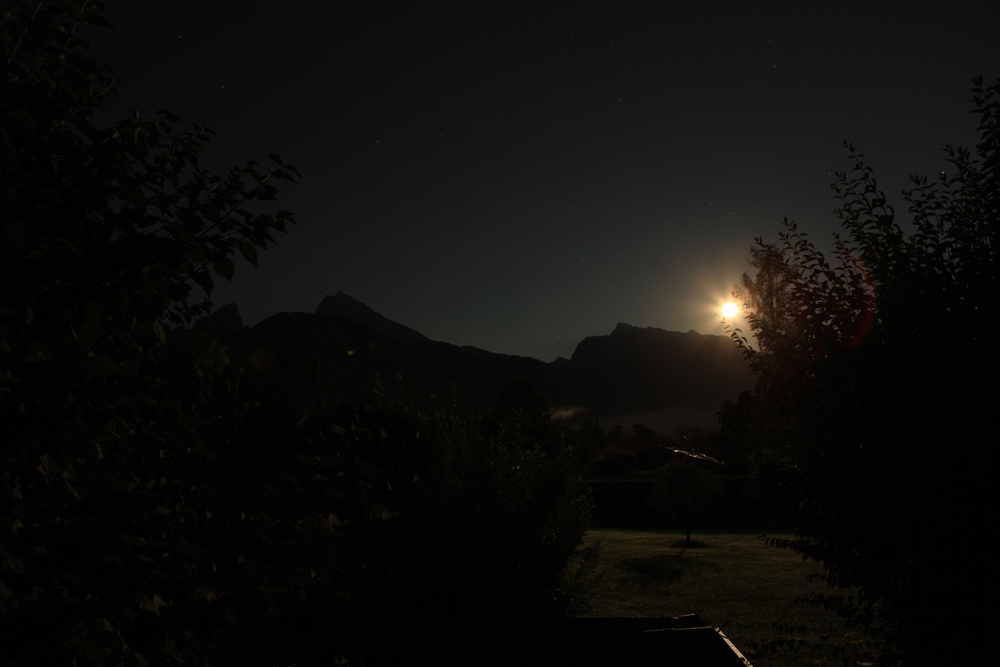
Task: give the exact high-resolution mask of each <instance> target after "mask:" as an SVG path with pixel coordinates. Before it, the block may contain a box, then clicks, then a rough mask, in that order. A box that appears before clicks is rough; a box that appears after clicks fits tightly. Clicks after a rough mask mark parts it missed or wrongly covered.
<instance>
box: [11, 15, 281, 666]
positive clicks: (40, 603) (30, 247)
mask: <svg viewBox="0 0 1000 667" xmlns="http://www.w3.org/2000/svg"><path fill="white" fill-rule="evenodd" d="M102 11H103V5H101V4H100V3H99V2H94V1H92V0H85V1H84V2H82V3H79V4H78V3H76V2H72V1H71V0H60V1H59V2H49V1H47V0H45V1H40V2H32V3H31V4H28V3H27V2H23V1H17V0H15V1H13V2H5V3H3V8H2V17H0V44H2V47H3V62H2V65H0V68H2V74H0V103H2V113H0V304H2V305H0V423H2V424H3V431H4V433H3V438H2V440H0V443H2V445H0V461H2V471H3V472H2V477H0V497H2V500H0V524H2V525H3V529H2V530H0V553H2V554H3V561H2V564H0V576H2V579H0V614H2V620H0V627H2V630H0V632H2V633H3V637H0V644H2V645H3V647H4V648H3V653H4V654H5V659H9V660H11V661H12V662H13V663H14V664H29V663H32V664H34V663H36V662H37V661H38V660H40V659H42V657H41V656H43V655H45V656H48V658H51V657H52V655H60V656H62V657H63V659H64V660H65V661H66V663H67V664H69V662H70V661H75V662H76V664H88V663H91V664H95V663H102V662H104V661H105V660H115V659H118V658H119V657H121V656H122V655H124V654H123V653H122V651H132V654H133V655H135V652H136V651H137V650H139V649H140V647H141V649H142V650H141V651H140V652H146V650H147V647H148V651H150V653H147V655H153V654H158V653H157V652H158V651H161V649H162V650H167V653H168V654H169V655H171V656H173V659H176V660H181V659H182V658H183V656H184V655H188V653H185V651H187V650H188V649H189V648H191V646H194V644H196V643H197V641H196V638H192V636H191V632H187V634H186V635H185V632H186V630H185V629H184V625H183V622H184V621H183V619H180V618H179V617H176V619H175V622H176V624H175V626H174V627H173V629H172V630H169V628H167V627H166V626H164V625H163V619H165V618H166V617H167V616H169V614H170V613H171V612H167V611H164V608H165V607H167V606H170V604H171V601H170V600H169V599H168V598H169V596H168V594H167V591H168V590H174V591H181V590H183V584H184V582H189V581H192V579H191V576H193V575H192V573H193V572H195V571H196V570H197V568H198V567H202V568H205V567H206V563H205V562H203V561H202V560H201V559H203V558H204V557H205V553H204V551H201V552H199V551H198V548H195V547H194V546H192V541H191V540H192V539H193V538H192V535H193V533H192V531H194V532H197V530H198V528H199V526H200V527H201V528H202V529H204V528H205V526H204V525H203V524H204V521H205V520H206V519H205V517H206V513H205V511H204V509H202V511H201V514H200V516H197V515H196V514H195V512H194V511H193V509H192V505H193V504H194V498H195V497H197V496H198V493H197V492H195V490H194V488H193V487H192V488H191V489H189V488H187V486H190V485H187V486H185V484H184V482H183V481H182V480H183V477H184V476H183V474H182V473H181V471H182V470H183V469H184V466H185V465H186V461H187V460H188V458H189V455H190V453H191V451H192V450H191V445H192V444H193V443H194V440H196V439H197V438H196V433H194V432H192V431H191V430H190V429H191V428H192V425H193V423H194V420H193V416H192V415H187V416H185V415H184V414H183V411H182V410H180V409H179V403H178V401H176V400H174V399H175V398H176V396H172V395H171V391H172V389H171V386H170V382H169V381H168V379H167V378H166V373H165V362H164V354H163V352H164V348H165V343H166V341H167V337H168V333H169V331H170V330H171V329H172V328H173V329H179V328H181V327H183V326H185V325H186V324H188V323H190V322H191V320H192V319H193V318H194V317H196V316H197V315H198V314H200V313H204V312H206V311H207V310H209V309H210V307H211V302H210V300H209V298H210V295H211V292H212V287H213V280H214V278H213V275H214V276H221V277H223V278H225V279H227V280H228V279H230V278H231V277H232V275H233V272H234V264H233V261H232V259H231V256H232V255H233V254H234V253H235V252H237V251H239V252H240V253H241V254H242V255H243V256H244V257H246V258H247V259H248V260H249V261H250V262H251V263H253V264H256V262H257V249H258V248H266V247H267V243H268V242H273V238H272V236H271V233H272V232H273V231H276V230H277V231H284V230H285V227H286V225H287V224H288V223H293V222H294V220H293V218H292V216H291V215H290V214H289V213H288V212H287V211H279V212H277V214H275V215H268V214H262V213H259V212H254V211H253V210H252V207H253V206H254V202H261V201H268V200H273V199H275V194H276V189H275V187H274V183H275V182H276V181H277V180H281V179H285V180H293V176H297V175H298V172H297V171H296V170H295V167H293V166H291V165H284V164H283V163H282V161H281V159H280V157H278V156H277V155H273V154H272V155H270V156H268V159H269V160H270V161H271V163H272V165H273V166H271V167H268V168H264V167H261V165H259V164H258V163H257V162H255V161H253V160H248V161H247V162H246V164H245V165H244V166H242V167H237V168H234V169H232V170H231V171H229V173H228V174H226V175H224V176H218V175H215V174H213V173H210V172H208V171H207V170H204V169H200V167H199V163H198V158H199V154H200V152H201V150H202V147H203V146H204V144H205V143H206V142H207V141H208V139H209V135H210V134H212V133H211V131H210V130H208V129H206V128H204V127H200V126H197V125H196V126H195V128H194V130H192V131H180V132H178V131H177V130H176V129H175V128H176V125H177V123H179V122H180V120H181V119H180V118H178V117H177V116H176V115H175V114H174V113H172V112H169V111H161V112H159V114H158V115H159V119H157V120H147V119H144V118H142V117H140V115H139V113H138V112H135V113H134V114H133V115H132V117H131V118H127V119H125V120H122V121H120V122H118V123H116V124H114V125H113V126H111V127H99V126H98V125H96V124H95V123H94V114H95V112H96V111H97V110H99V109H101V108H102V107H103V105H104V104H105V101H106V100H108V99H115V80H114V79H113V77H112V72H111V68H110V66H108V65H103V66H101V65H98V64H97V63H96V62H95V61H93V60H92V59H89V58H87V57H85V56H84V55H82V53H81V50H82V49H84V48H86V46H87V45H86V44H85V43H83V42H82V41H81V40H80V39H78V38H77V36H76V32H77V29H78V28H79V26H80V25H82V24H91V25H94V26H98V27H105V28H107V27H110V26H109V24H108V22H107V21H106V20H105V18H104V17H103V14H102ZM195 285H196V286H198V287H200V288H202V289H203V290H204V292H205V294H206V296H205V297H204V298H200V299H199V298H193V297H192V294H191V292H192V289H193V287H194V286H195ZM185 429H187V430H185ZM192 438H194V440H192ZM185 503H187V504H186V505H185ZM209 514H210V513H209ZM185 520H186V523H181V522H185ZM141 545H145V546H144V547H143V546H141ZM157 545H159V546H160V547H161V551H160V552H159V556H162V554H163V553H165V552H171V556H172V559H170V560H169V562H166V564H164V563H160V562H157V563H155V564H154V565H150V563H152V562H153V561H152V560H151V559H150V556H149V554H147V553H145V551H150V550H154V549H155V548H156V547H157ZM185 545H186V546H185ZM175 547H176V548H175ZM159 556H157V557H159ZM143 559H145V560H143ZM204 571H207V570H204ZM175 584H176V585H177V588H171V586H174V585H175ZM183 595H185V596H195V597H197V596H198V595H200V596H201V597H202V598H204V597H205V596H206V595H207V593H206V592H205V590H202V591H201V592H200V593H198V592H196V590H195V587H194V586H193V585H192V586H191V590H190V591H189V592H188V593H184V594H183ZM180 598H181V594H180V593H178V597H177V599H175V600H173V602H176V603H177V604H176V606H174V607H173V608H174V609H177V608H181V607H184V605H183V604H181V602H182V600H181V599H180ZM137 618H138V619H140V621H136V619H137ZM147 621H148V622H147ZM168 630H169V631H168ZM174 631H176V632H174ZM35 632H44V634H45V636H46V640H45V641H44V642H40V641H38V637H37V636H35V635H34V634H33V633H35ZM123 632H124V633H125V636H126V639H124V640H123V634H122V633H123ZM171 632H173V633H174V634H173V635H171ZM185 636H186V637H187V639H184V637H185ZM168 637H169V641H168V639H167V638H168ZM165 642H167V643H165ZM170 642H173V643H172V644H171V643H170ZM185 642H188V644H189V645H188V646H187V647H186V646H185ZM168 644H169V646H168V648H167V649H164V648H163V647H164V646H167V645H168ZM129 647H131V648H129ZM171 647H172V648H171ZM159 655H160V657H161V658H162V657H163V655H166V654H159ZM188 657H190V655H188Z"/></svg>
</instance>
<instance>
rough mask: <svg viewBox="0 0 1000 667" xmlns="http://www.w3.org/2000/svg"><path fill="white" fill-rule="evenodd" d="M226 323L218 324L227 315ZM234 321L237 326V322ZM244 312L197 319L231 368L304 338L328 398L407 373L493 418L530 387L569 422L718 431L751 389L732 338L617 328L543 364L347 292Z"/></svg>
mask: <svg viewBox="0 0 1000 667" xmlns="http://www.w3.org/2000/svg"><path fill="white" fill-rule="evenodd" d="M224 311H225V315H224V317H220V318H219V319H218V320H214V318H216V317H217V316H218V315H220V314H223V312H224ZM234 315H235V318H234ZM238 319H239V313H238V310H237V309H236V308H235V304H230V305H229V306H226V307H224V308H221V309H219V310H218V311H216V313H214V314H212V315H210V316H208V317H206V318H202V319H201V320H199V321H198V322H197V323H195V328H200V329H204V330H205V331H208V332H209V333H210V334H212V335H214V336H216V337H217V338H219V339H220V340H221V341H222V342H224V343H226V344H227V345H228V346H229V347H230V350H231V352H232V356H233V358H234V359H236V360H238V361H240V362H242V363H245V364H248V365H251V366H254V367H257V368H260V369H268V368H272V367H273V366H274V365H275V364H277V363H280V361H279V354H278V353H279V351H280V350H281V349H282V348H283V347H287V346H288V345H290V344H292V343H293V342H294V341H296V340H299V341H301V344H302V346H303V347H304V350H305V353H306V354H307V355H308V356H309V357H310V358H313V359H315V360H316V361H317V362H318V363H319V366H320V371H321V374H322V377H323V379H324V382H325V387H324V392H325V393H327V394H328V395H329V398H330V399H331V400H343V399H349V398H353V399H355V400H359V401H368V400H370V399H371V398H373V396H374V388H375V377H376V375H378V376H380V377H381V378H382V380H383V384H385V385H386V386H393V385H395V382H396V380H395V379H396V377H397V376H399V375H401V376H402V379H403V385H404V386H405V387H406V390H407V394H408V398H409V400H412V401H413V402H414V403H416V404H417V405H418V406H426V405H427V404H429V403H430V401H431V396H436V397H437V401H438V403H439V404H440V403H441V402H442V401H446V402H450V400H451V397H452V387H453V386H454V387H455V388H456V389H457V393H458V396H459V397H460V399H461V401H462V403H463V405H464V407H467V408H468V409H472V410H477V411H489V410H492V409H493V408H494V407H495V405H496V399H497V397H498V395H499V394H500V392H501V390H502V389H503V388H504V387H505V386H506V385H507V384H508V383H510V382H512V381H514V380H518V379H521V380H527V381H528V382H530V383H531V384H532V385H533V386H534V387H535V389H536V390H537V392H538V394H540V395H541V396H544V397H545V399H546V400H547V401H548V404H549V405H550V406H552V407H553V409H554V411H555V412H557V413H559V414H565V415H574V417H572V418H570V419H569V420H568V421H570V422H571V423H572V421H578V420H579V419H583V418H588V419H599V420H601V421H602V422H603V423H605V424H606V425H609V426H610V425H613V424H616V423H620V424H623V425H631V424H634V423H638V422H641V423H644V424H646V425H647V426H649V427H650V428H654V429H656V430H658V431H660V432H670V431H671V430H672V429H673V428H674V427H675V426H676V425H677V424H679V423H680V424H684V425H687V426H699V427H701V428H706V429H710V428H714V427H715V426H716V422H715V416H714V415H715V412H716V411H717V410H718V409H719V407H720V406H721V405H722V403H723V401H725V400H726V399H733V400H734V399H735V398H736V397H737V396H738V395H739V393H740V392H741V391H743V390H744V389H748V388H750V387H752V386H753V377H752V376H751V374H750V372H749V370H748V369H747V368H746V366H745V364H744V363H743V359H742V355H741V354H740V351H739V349H738V348H737V347H736V346H735V345H734V344H733V342H732V341H731V340H730V339H729V338H727V337H725V336H712V335H705V334H699V333H697V332H696V331H688V332H687V333H680V332H676V331H665V330H663V329H656V328H652V327H647V328H640V327H635V326H631V325H629V324H624V323H620V324H618V326H617V327H616V328H615V329H614V331H612V332H611V334H610V335H606V336H590V337H588V338H586V339H584V340H583V341H581V342H580V343H579V344H578V345H577V348H576V351H575V352H574V353H573V356H572V358H571V359H565V358H559V359H556V360H555V361H553V362H551V363H544V362H542V361H539V360H538V359H532V358H530V357H519V356H515V355H508V354H497V353H493V352H488V351H486V350H482V349H479V348H475V347H471V346H457V345H452V344H450V343H444V342H438V341H432V340H430V339H429V338H427V337H426V336H424V335H423V334H421V333H419V332H417V331H415V330H413V329H411V328H409V327H407V326H404V325H402V324H399V323H397V322H393V321H391V320H388V319H386V318H385V317H383V316H382V315H380V314H379V313H377V312H376V311H375V310H373V309H372V308H370V307H368V306H367V305H365V304H363V303H361V302H360V301H357V300H356V299H353V298H351V297H350V296H348V295H346V294H343V293H340V292H338V293H337V294H336V295H335V296H332V297H331V296H327V297H325V298H324V299H323V301H322V302H321V303H320V305H319V307H317V309H316V312H315V313H278V314H277V315H273V316H271V317H269V318H267V319H265V320H263V321H262V322H260V323H258V324H257V325H255V326H253V327H250V328H249V329H247V328H245V327H243V328H240V327H242V320H239V321H238V325H239V326H237V320H238Z"/></svg>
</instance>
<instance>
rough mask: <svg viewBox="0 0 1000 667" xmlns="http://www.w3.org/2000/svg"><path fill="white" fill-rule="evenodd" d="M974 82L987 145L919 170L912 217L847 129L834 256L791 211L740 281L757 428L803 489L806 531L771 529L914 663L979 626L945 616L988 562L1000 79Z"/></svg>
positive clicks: (951, 646) (911, 194)
mask: <svg viewBox="0 0 1000 667" xmlns="http://www.w3.org/2000/svg"><path fill="white" fill-rule="evenodd" d="M972 90H973V103H974V104H975V112H976V113H977V114H978V116H979V118H980V123H979V126H978V131H979V133H980V140H979V142H978V144H977V145H976V148H975V153H973V152H972V151H970V150H967V149H964V148H951V147H947V148H946V149H945V150H946V152H947V155H948V162H949V163H950V164H951V165H952V167H953V169H954V172H953V173H952V174H951V175H948V174H947V173H946V172H944V171H942V172H940V174H939V175H938V178H937V179H936V181H931V182H929V181H928V179H927V178H925V177H924V178H921V177H917V176H914V177H912V182H913V187H912V189H910V190H908V191H905V192H904V193H903V194H904V199H905V200H906V201H907V202H908V203H909V204H910V206H909V212H910V213H911V214H912V223H911V226H910V227H909V229H911V230H912V231H909V232H908V231H904V229H903V228H902V227H901V226H900V225H899V223H898V222H897V220H896V214H895V211H894V209H893V208H892V206H891V205H890V204H889V203H888V202H887V200H886V197H885V195H884V193H883V192H881V191H880V190H879V189H878V187H877V184H876V181H875V178H874V175H873V172H872V170H871V168H870V167H869V166H868V165H867V164H866V163H865V157H864V156H863V155H861V154H860V153H858V152H857V151H856V150H855V149H854V148H853V146H850V145H848V144H847V143H846V142H845V146H846V147H847V148H848V150H849V152H850V161H851V162H852V163H853V173H852V175H851V176H848V174H846V173H838V174H837V176H838V183H836V184H834V185H833V186H832V187H833V189H834V191H835V194H836V197H837V199H838V200H839V202H840V206H839V209H838V210H837V215H838V216H839V217H840V219H841V220H842V222H843V226H844V229H845V232H846V236H845V237H844V238H841V237H840V236H839V235H838V236H836V237H835V260H834V262H833V264H832V265H831V263H829V262H828V261H827V260H826V258H825V257H824V256H823V254H822V253H821V252H819V251H818V250H817V249H816V248H815V246H814V245H813V244H812V243H811V242H810V241H809V240H808V239H807V238H806V235H805V234H804V233H802V232H800V231H799V230H798V228H797V226H796V225H795V223H790V222H788V221H787V220H786V221H785V227H786V229H785V231H784V232H783V233H782V234H781V235H780V237H779V238H780V242H779V243H778V244H773V245H770V244H765V243H764V242H763V241H761V240H760V239H757V242H756V247H755V249H754V254H753V261H754V262H755V265H757V266H758V268H759V269H760V270H761V273H758V276H757V278H756V279H754V280H752V281H751V280H745V281H744V283H743V289H737V290H736V291H735V292H734V296H736V297H738V298H740V299H741V300H742V303H743V306H744V308H745V309H746V310H747V311H748V312H747V318H748V320H749V322H750V328H751V333H752V334H753V335H754V336H755V337H756V340H757V345H756V347H754V346H752V345H751V343H750V342H749V341H748V340H747V338H746V337H745V336H743V333H742V332H741V331H739V330H735V329H733V330H730V333H731V335H732V336H733V338H734V339H735V340H736V342H737V343H738V344H739V345H741V346H742V347H743V349H744V352H745V354H746V356H747V359H748V360H749V363H750V365H751V368H752V369H753V370H754V372H755V373H756V374H757V375H758V377H759V380H760V383H759V394H760V397H761V403H760V408H759V411H760V412H759V414H758V415H757V418H755V419H754V426H755V428H757V429H758V430H765V431H767V432H766V433H764V434H758V435H763V436H764V437H758V438H757V441H758V442H767V443H769V446H770V447H772V448H773V449H774V450H775V451H776V452H778V453H779V455H780V456H779V457H783V458H784V460H785V461H786V470H787V471H789V472H790V473H791V474H793V476H794V478H795V480H796V482H797V485H798V493H799V494H800V497H801V498H802V499H803V503H802V505H801V507H802V511H801V513H800V516H799V521H800V527H799V529H798V532H797V537H796V538H795V539H794V540H791V541H781V540H775V541H774V542H775V543H776V544H778V545H779V546H787V547H791V548H793V549H794V550H796V551H797V552H799V553H801V554H802V555H803V556H805V557H807V558H812V559H814V560H817V561H819V562H822V563H823V565H824V567H825V568H826V580H827V581H828V583H830V584H831V586H837V587H840V588H843V589H852V590H853V595H856V597H854V598H853V601H850V600H846V601H847V602H850V604H848V605H847V609H850V610H851V613H852V614H854V615H855V616H856V617H857V618H859V619H860V620H862V621H863V622H864V623H866V624H867V625H868V626H869V627H871V628H873V629H876V630H879V631H881V633H882V634H883V636H885V637H886V638H887V639H889V640H890V642H891V645H892V646H894V647H895V650H896V651H897V653H895V654H894V655H897V656H899V657H900V658H901V659H902V660H904V661H905V664H937V663H940V662H942V661H945V660H948V659H951V658H954V657H955V656H956V655H958V654H959V653H961V652H962V651H964V650H967V649H968V648H969V646H971V645H972V643H974V642H975V641H976V639H975V637H976V634H975V627H974V626H975V623H974V621H970V622H968V623H965V624H963V625H962V627H958V628H951V629H949V631H948V632H947V633H943V632H942V631H941V630H940V629H939V628H938V627H936V625H937V623H938V622H939V620H940V614H941V613H943V610H952V609H964V608H968V607H969V605H970V603H971V601H972V591H974V590H975V589H976V586H977V583H978V582H977V579H978V577H979V576H981V573H982V572H983V571H985V569H986V568H985V563H986V561H985V557H984V555H983V554H982V552H981V551H980V550H978V549H975V548H965V547H964V546H963V545H964V544H966V540H969V539H971V538H972V536H974V535H975V534H977V532H978V531H979V529H980V528H981V523H982V522H983V521H984V520H985V519H986V518H985V516H984V511H983V510H984V508H985V507H986V496H985V491H986V488H987V480H986V475H985V473H984V469H983V466H982V465H979V464H977V463H976V459H977V457H978V456H979V451H980V449H979V443H980V442H981V438H982V435H983V434H984V433H986V432H987V422H986V420H987V416H988V415H989V414H990V410H991V409H990V403H991V401H992V397H993V396H994V395H995V393H994V392H992V391H991V390H989V389H988V388H986V387H985V386H984V385H983V384H982V383H981V382H979V381H977V380H976V378H978V377H992V376H993V374H994V373H995V372H996V370H997V353H996V350H995V346H993V344H992V335H993V334H994V332H995V323H996V318H995V317H994V316H992V315H990V303H991V301H992V300H993V299H994V298H995V294H996V290H997V273H996V264H995V259H996V229H997V220H998V211H1000V181H998V157H997V152H996V147H997V143H998V140H1000V82H998V83H997V84H996V85H994V86H992V87H989V88H983V85H982V79H981V78H977V79H975V80H974V88H973V89H972ZM774 275H778V276H780V277H781V278H780V282H779V284H780V285H781V289H779V290H777V291H775V290H773V289H771V283H770V282H769V281H770V279H771V277H772V276H774ZM775 294H777V295H779V297H780V298H779V300H780V302H781V303H780V308H778V310H779V311H780V313H782V316H781V317H777V318H775V317H774V316H773V313H774V311H775V308H774V307H773V306H774V304H773V297H774V295H775ZM977 565H981V566H984V569H978V567H977ZM831 599H832V598H831ZM843 601H845V600H844V599H842V600H841V602H843Z"/></svg>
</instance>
